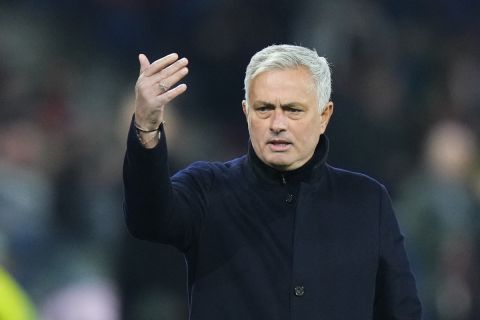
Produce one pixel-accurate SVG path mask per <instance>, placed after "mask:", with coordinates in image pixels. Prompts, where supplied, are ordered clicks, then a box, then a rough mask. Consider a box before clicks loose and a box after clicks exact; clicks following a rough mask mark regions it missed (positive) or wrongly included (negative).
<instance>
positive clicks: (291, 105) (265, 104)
mask: <svg viewBox="0 0 480 320" xmlns="http://www.w3.org/2000/svg"><path fill="white" fill-rule="evenodd" d="M260 106H262V107H269V108H271V107H273V108H275V107H276V105H274V104H273V103H270V102H266V101H257V102H255V103H254V104H253V107H254V108H258V107H260ZM294 107H303V104H301V103H300V102H290V103H286V104H281V105H280V108H282V109H283V108H294Z"/></svg>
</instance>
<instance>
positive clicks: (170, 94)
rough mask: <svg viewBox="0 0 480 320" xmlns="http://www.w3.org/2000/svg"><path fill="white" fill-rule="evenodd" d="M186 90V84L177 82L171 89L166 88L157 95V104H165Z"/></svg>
mask: <svg viewBox="0 0 480 320" xmlns="http://www.w3.org/2000/svg"><path fill="white" fill-rule="evenodd" d="M186 90H187V85H186V84H185V83H182V84H179V85H178V86H176V87H175V88H173V89H170V90H168V91H167V92H165V93H164V94H162V95H159V96H158V97H157V104H158V105H166V104H167V103H169V102H170V101H172V100H173V99H175V98H176V97H178V96H179V95H181V94H182V93H184V92H185V91H186Z"/></svg>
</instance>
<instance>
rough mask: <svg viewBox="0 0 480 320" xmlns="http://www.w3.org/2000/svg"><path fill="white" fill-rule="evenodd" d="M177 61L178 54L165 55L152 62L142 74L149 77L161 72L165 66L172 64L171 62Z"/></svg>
mask: <svg viewBox="0 0 480 320" xmlns="http://www.w3.org/2000/svg"><path fill="white" fill-rule="evenodd" d="M177 59H178V54H176V53H171V54H169V55H166V56H165V57H163V58H160V59H158V60H156V61H154V62H153V63H152V64H151V65H150V66H149V67H148V68H147V69H146V70H145V72H144V73H143V74H144V75H145V76H147V77H149V76H151V75H153V74H155V73H157V72H159V71H161V70H163V69H164V68H165V67H166V66H168V65H170V64H172V63H173V62H175V61H177Z"/></svg>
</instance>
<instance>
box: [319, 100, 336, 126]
mask: <svg viewBox="0 0 480 320" xmlns="http://www.w3.org/2000/svg"><path fill="white" fill-rule="evenodd" d="M332 114H333V102H332V101H329V102H328V103H327V104H326V105H325V108H324V109H323V112H322V115H321V117H322V120H321V123H320V126H321V128H322V129H321V131H322V133H324V132H325V130H326V129H327V126H328V123H329V122H330V118H331V117H332Z"/></svg>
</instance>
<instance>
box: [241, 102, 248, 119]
mask: <svg viewBox="0 0 480 320" xmlns="http://www.w3.org/2000/svg"><path fill="white" fill-rule="evenodd" d="M242 110H243V114H244V115H245V117H247V116H248V106H247V101H246V100H242Z"/></svg>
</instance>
